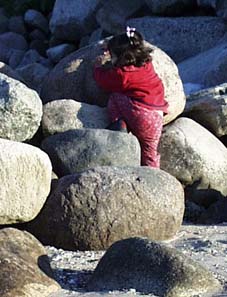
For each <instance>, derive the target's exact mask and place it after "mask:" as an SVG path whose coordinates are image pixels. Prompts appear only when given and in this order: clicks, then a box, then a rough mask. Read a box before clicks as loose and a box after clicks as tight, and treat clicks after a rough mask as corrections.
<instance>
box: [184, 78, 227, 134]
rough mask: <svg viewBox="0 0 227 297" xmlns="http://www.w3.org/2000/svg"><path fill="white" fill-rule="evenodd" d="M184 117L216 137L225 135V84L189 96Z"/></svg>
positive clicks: (226, 91) (226, 104) (226, 98)
mask: <svg viewBox="0 0 227 297" xmlns="http://www.w3.org/2000/svg"><path fill="white" fill-rule="evenodd" d="M184 116H186V117H189V118H191V119H193V120H194V121H196V122H197V123H199V124H201V125H202V126H204V127H206V128H207V129H208V130H209V131H211V132H212V133H213V134H215V135H216V136H217V137H221V136H224V135H227V83H224V84H221V85H219V86H216V87H213V88H209V89H204V90H201V91H198V92H196V93H193V94H191V95H189V96H188V97H187V101H186V107H185V110H184Z"/></svg>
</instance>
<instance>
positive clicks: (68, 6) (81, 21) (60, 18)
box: [50, 0, 100, 41]
mask: <svg viewBox="0 0 227 297" xmlns="http://www.w3.org/2000/svg"><path fill="white" fill-rule="evenodd" d="M99 2H100V1H99V0H92V1H90V0H77V1H74V0H56V2H55V5H54V9H53V13H52V17H51V19H50V30H51V33H52V34H53V35H54V36H55V37H56V38H59V39H61V40H71V41H78V40H79V39H80V38H81V37H82V36H84V35H86V34H88V33H91V32H92V31H93V30H94V29H95V28H96V26H97V25H96V20H95V11H96V10H97V7H98V4H99Z"/></svg>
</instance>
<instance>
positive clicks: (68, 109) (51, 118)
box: [42, 99, 110, 136]
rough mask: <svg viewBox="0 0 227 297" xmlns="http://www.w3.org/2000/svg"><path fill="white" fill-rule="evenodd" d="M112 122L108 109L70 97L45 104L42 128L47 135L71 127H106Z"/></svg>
mask: <svg viewBox="0 0 227 297" xmlns="http://www.w3.org/2000/svg"><path fill="white" fill-rule="evenodd" d="M109 124H110V121H109V119H108V115H107V109H106V108H102V107H99V106H95V105H90V104H86V103H81V102H76V101H74V100H70V99H65V100H64V99H63V100H56V101H52V102H49V103H47V104H45V105H44V106H43V117H42V129H43V133H44V135H46V136H49V135H53V134H56V133H61V132H65V131H67V130H71V129H81V128H96V129H104V128H106V127H107V126H108V125H109Z"/></svg>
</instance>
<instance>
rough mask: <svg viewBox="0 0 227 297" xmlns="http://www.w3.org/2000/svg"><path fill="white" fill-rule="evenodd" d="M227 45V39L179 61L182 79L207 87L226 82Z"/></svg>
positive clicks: (185, 81)
mask: <svg viewBox="0 0 227 297" xmlns="http://www.w3.org/2000/svg"><path fill="white" fill-rule="evenodd" d="M226 47H227V41H225V42H223V43H221V44H218V45H216V46H215V47H213V48H211V49H209V50H207V51H204V52H202V53H200V54H198V55H196V56H194V57H191V58H189V59H186V60H185V61H183V62H181V63H179V64H178V69H179V73H180V77H181V79H182V81H183V82H184V83H188V82H191V83H198V84H202V85H206V87H212V86H215V85H218V84H221V83H224V82H226V81H227V76H226V71H225V69H226V63H227V62H226ZM210 61H212V63H210Z"/></svg>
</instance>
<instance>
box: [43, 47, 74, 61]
mask: <svg viewBox="0 0 227 297" xmlns="http://www.w3.org/2000/svg"><path fill="white" fill-rule="evenodd" d="M75 50H76V47H75V46H74V45H73V44H68V43H64V44H59V45H57V46H55V47H51V48H49V49H48V50H47V52H46V53H47V57H48V58H49V59H50V60H51V61H52V62H53V63H58V62H59V61H60V60H61V59H62V58H64V57H65V56H67V55H68V54H70V53H72V52H73V51H75Z"/></svg>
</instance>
